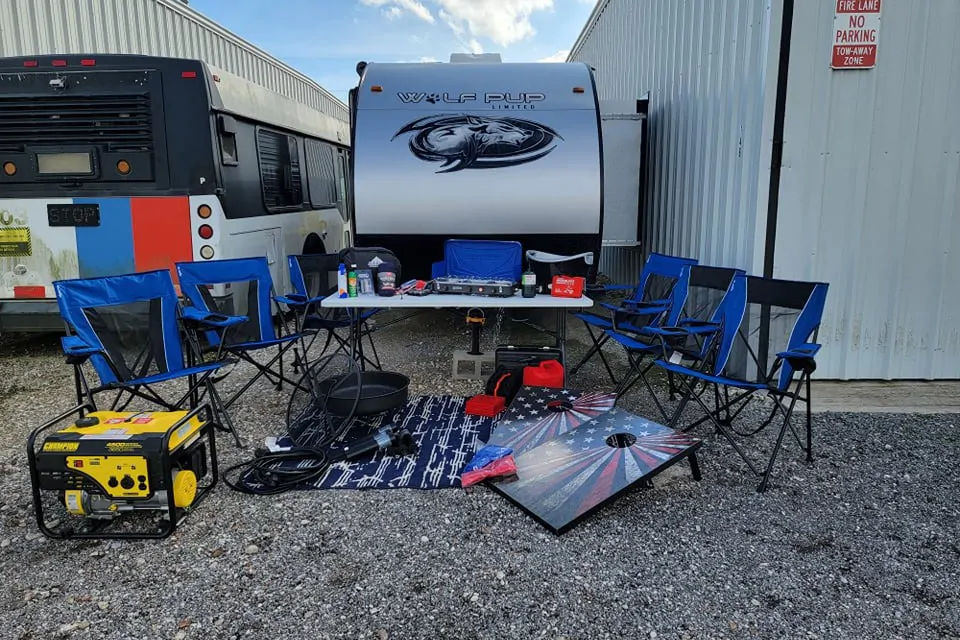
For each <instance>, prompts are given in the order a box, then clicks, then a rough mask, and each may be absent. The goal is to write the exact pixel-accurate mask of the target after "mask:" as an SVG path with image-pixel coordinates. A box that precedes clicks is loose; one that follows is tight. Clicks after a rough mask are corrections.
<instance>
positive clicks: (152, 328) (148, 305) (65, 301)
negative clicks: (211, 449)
mask: <svg viewBox="0 0 960 640" xmlns="http://www.w3.org/2000/svg"><path fill="white" fill-rule="evenodd" d="M53 286H54V290H55V291H56V295H57V305H58V306H59V308H60V315H61V316H62V318H63V320H64V322H65V323H66V325H67V335H66V336H65V337H64V338H63V339H62V340H61V343H62V345H63V350H64V352H65V353H66V355H67V363H68V364H71V365H73V367H74V381H75V384H76V391H77V401H78V403H80V404H83V403H84V402H86V404H88V405H89V406H90V407H92V408H94V410H95V409H96V403H95V396H96V395H98V394H100V393H102V392H105V391H117V392H118V393H117V396H116V398H115V399H114V401H113V404H112V406H111V410H118V409H119V410H121V411H122V410H123V409H124V408H125V407H126V406H127V405H128V404H129V403H130V402H131V401H132V400H133V399H134V398H141V399H144V400H147V401H149V402H151V403H154V404H157V405H159V406H160V407H162V408H163V409H165V410H167V411H175V410H179V409H180V408H181V407H182V406H183V405H184V403H185V402H188V401H189V402H190V408H191V409H195V408H196V407H197V406H199V402H200V400H201V399H202V396H203V393H202V392H205V393H207V394H209V396H210V405H211V408H212V410H213V413H214V419H215V421H216V423H217V426H218V427H220V428H221V429H224V430H227V431H231V432H232V433H233V435H234V438H235V439H236V441H237V444H238V445H239V444H240V440H239V437H238V436H237V433H236V430H235V429H234V427H233V424H232V422H231V421H230V417H229V416H228V415H227V413H226V411H225V409H224V405H223V402H222V400H221V399H220V395H219V394H218V393H217V390H216V388H215V387H214V385H213V378H212V375H213V373H214V372H216V371H217V370H218V369H220V368H221V367H223V366H224V365H225V364H226V362H225V361H223V360H222V359H220V358H219V357H217V358H216V359H215V361H214V362H209V363H205V364H200V365H197V366H191V365H190V360H191V359H192V358H189V356H192V355H197V354H196V352H195V351H193V349H194V347H195V344H194V343H192V342H190V341H187V342H186V343H185V342H184V341H183V339H182V338H183V335H182V334H181V329H182V328H184V325H190V324H193V325H196V324H204V325H206V326H210V327H216V329H217V330H220V331H225V330H226V329H227V328H229V327H231V326H236V325H238V324H240V323H241V322H243V321H244V320H245V318H234V319H228V318H223V317H217V316H213V315H211V314H200V313H195V314H193V316H192V317H191V318H186V317H183V316H182V315H181V310H180V301H179V299H178V298H177V292H176V289H175V288H174V285H173V278H172V276H171V275H170V271H169V270H166V269H163V270H157V271H147V272H143V273H134V274H127V275H119V276H108V277H102V278H86V279H76V280H58V281H56V282H54V283H53ZM87 363H89V364H90V365H91V367H92V368H93V370H94V372H95V373H96V375H97V377H98V378H99V384H98V385H96V386H91V384H90V383H89V381H88V380H87V377H86V375H85V373H84V366H83V365H84V364H87ZM182 378H187V379H188V382H189V384H188V389H187V391H186V393H185V394H184V395H183V396H182V397H181V398H180V399H179V400H176V401H169V400H166V399H165V398H164V397H162V396H161V395H160V394H159V393H158V392H157V391H156V390H155V389H154V387H155V386H157V385H160V384H161V383H164V382H168V381H171V380H179V379H182ZM125 396H126V401H125V402H124V403H123V405H121V404H120V400H121V399H123V398H124V397H125Z"/></svg>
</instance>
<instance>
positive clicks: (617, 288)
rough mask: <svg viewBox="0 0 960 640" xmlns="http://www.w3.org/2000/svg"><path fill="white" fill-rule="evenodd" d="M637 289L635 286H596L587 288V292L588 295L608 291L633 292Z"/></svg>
mask: <svg viewBox="0 0 960 640" xmlns="http://www.w3.org/2000/svg"><path fill="white" fill-rule="evenodd" d="M636 288H637V285H635V284H598V285H595V286H592V287H589V288H588V289H587V290H588V291H589V292H590V293H607V292H610V291H633V290H634V289H636Z"/></svg>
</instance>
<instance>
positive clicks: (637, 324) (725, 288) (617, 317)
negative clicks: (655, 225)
mask: <svg viewBox="0 0 960 640" xmlns="http://www.w3.org/2000/svg"><path fill="white" fill-rule="evenodd" d="M743 275H744V271H743V270H742V269H728V268H725V267H708V266H704V265H699V264H698V265H685V266H684V267H683V268H682V269H681V271H680V277H679V278H678V279H677V281H676V283H675V284H674V286H673V289H672V291H671V295H670V297H669V298H667V299H666V300H664V301H655V302H651V303H646V304H645V305H644V304H640V305H637V306H636V307H634V308H627V309H618V310H616V311H615V312H614V313H613V318H612V322H613V328H612V329H608V330H607V331H606V335H607V336H608V337H609V338H610V339H611V340H614V341H615V342H617V343H619V344H620V345H621V346H622V347H623V348H624V349H625V350H626V352H627V360H628V361H629V363H630V370H629V372H628V373H627V375H626V376H624V379H623V380H622V381H621V383H620V384H619V385H618V387H617V398H618V399H619V398H622V397H623V396H624V395H626V394H627V393H628V392H629V391H630V389H632V388H633V386H634V385H635V384H636V383H637V382H639V381H643V383H644V386H646V388H647V389H648V390H649V391H650V393H653V388H652V387H651V385H650V381H649V380H648V379H647V377H646V375H647V373H648V372H649V371H650V369H652V368H653V366H654V364H653V363H654V360H656V358H657V357H658V356H660V355H662V354H663V353H664V351H663V348H664V339H665V338H667V337H670V338H672V340H671V344H672V347H673V348H674V349H678V350H681V351H682V352H683V353H687V354H689V355H690V356H691V357H701V356H702V354H704V353H705V352H706V351H707V350H708V349H709V348H710V346H711V338H712V335H713V334H714V333H715V329H716V323H717V322H718V319H719V318H720V317H721V316H722V314H723V313H724V311H725V305H726V304H728V302H727V301H728V296H729V294H730V293H731V291H733V290H734V285H735V283H736V278H737V276H743ZM643 320H645V321H646V322H645V323H644V322H642V321H643ZM678 332H680V333H678ZM678 336H682V337H683V339H682V340H681V339H680V338H679V337H678ZM644 364H646V366H644ZM668 379H669V385H670V387H669V388H670V395H671V397H673V395H674V393H675V390H676V388H677V387H676V385H675V383H674V380H673V375H672V374H670V373H669V372H668ZM653 397H654V400H656V399H657V398H656V394H655V393H653ZM660 410H661V413H664V415H666V414H665V412H664V410H663V408H662V407H660Z"/></svg>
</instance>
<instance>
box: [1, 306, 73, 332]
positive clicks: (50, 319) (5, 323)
mask: <svg viewBox="0 0 960 640" xmlns="http://www.w3.org/2000/svg"><path fill="white" fill-rule="evenodd" d="M64 326H65V325H64V323H63V319H62V318H61V317H60V309H59V308H58V307H57V301H56V300H0V333H46V332H51V331H54V332H62V331H64Z"/></svg>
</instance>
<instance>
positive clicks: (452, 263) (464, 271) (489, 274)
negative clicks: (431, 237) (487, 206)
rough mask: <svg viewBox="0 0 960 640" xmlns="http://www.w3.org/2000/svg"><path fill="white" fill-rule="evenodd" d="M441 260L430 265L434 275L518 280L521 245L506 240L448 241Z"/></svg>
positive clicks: (437, 276) (521, 252)
mask: <svg viewBox="0 0 960 640" xmlns="http://www.w3.org/2000/svg"><path fill="white" fill-rule="evenodd" d="M443 252H444V259H443V261H442V262H436V263H434V265H433V273H432V275H433V277H434V278H440V277H451V278H475V279H479V280H509V281H510V282H519V280H520V274H521V273H522V271H523V247H522V246H521V244H520V243H519V242H514V241H505V240H457V239H453V240H447V242H446V243H444V246H443Z"/></svg>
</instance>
